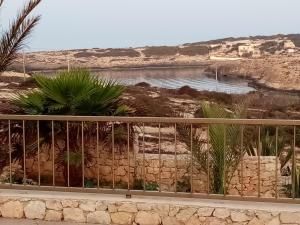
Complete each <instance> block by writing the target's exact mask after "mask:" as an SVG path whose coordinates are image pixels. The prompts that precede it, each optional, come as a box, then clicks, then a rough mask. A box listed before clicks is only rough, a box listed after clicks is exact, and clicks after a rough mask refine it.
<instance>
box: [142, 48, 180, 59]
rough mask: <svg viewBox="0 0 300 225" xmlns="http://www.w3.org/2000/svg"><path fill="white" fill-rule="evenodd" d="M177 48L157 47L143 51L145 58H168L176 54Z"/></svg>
mask: <svg viewBox="0 0 300 225" xmlns="http://www.w3.org/2000/svg"><path fill="white" fill-rule="evenodd" d="M178 49H179V48H178V47H173V46H159V47H148V48H146V49H145V50H143V53H144V54H145V56H146V57H151V56H170V55H176V54H177V53H178Z"/></svg>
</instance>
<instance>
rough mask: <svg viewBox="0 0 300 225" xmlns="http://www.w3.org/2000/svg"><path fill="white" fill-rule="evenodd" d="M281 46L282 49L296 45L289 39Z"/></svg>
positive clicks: (292, 47)
mask: <svg viewBox="0 0 300 225" xmlns="http://www.w3.org/2000/svg"><path fill="white" fill-rule="evenodd" d="M283 48H284V49H294V48H296V46H295V44H294V42H292V41H291V40H286V41H284V43H283Z"/></svg>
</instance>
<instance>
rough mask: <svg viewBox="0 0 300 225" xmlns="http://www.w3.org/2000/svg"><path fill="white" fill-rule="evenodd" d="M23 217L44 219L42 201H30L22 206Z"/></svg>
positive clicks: (44, 211) (44, 206) (44, 210)
mask: <svg viewBox="0 0 300 225" xmlns="http://www.w3.org/2000/svg"><path fill="white" fill-rule="evenodd" d="M24 213H25V217H26V218H28V219H40V220H42V219H44V217H45V214H46V204H45V203H44V202H42V201H30V202H29V203H28V205H26V206H25V207H24Z"/></svg>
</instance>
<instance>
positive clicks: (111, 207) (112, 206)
mask: <svg viewBox="0 0 300 225" xmlns="http://www.w3.org/2000/svg"><path fill="white" fill-rule="evenodd" d="M107 209H108V212H110V213H114V212H117V211H118V210H117V207H116V205H115V204H108V205H107Z"/></svg>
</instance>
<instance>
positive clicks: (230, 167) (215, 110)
mask: <svg viewBox="0 0 300 225" xmlns="http://www.w3.org/2000/svg"><path fill="white" fill-rule="evenodd" d="M202 110H203V115H204V117H206V118H244V117H245V110H244V108H243V107H241V106H239V107H236V109H235V111H234V112H230V111H228V110H226V109H225V108H223V107H221V106H219V105H214V104H203V105H202ZM178 128H179V129H178V131H179V134H180V138H181V140H182V141H183V142H184V143H185V144H186V145H187V146H188V149H191V148H192V153H193V162H194V165H193V166H194V167H195V168H196V169H197V170H198V171H199V172H204V173H205V174H206V175H207V176H209V177H210V178H211V181H210V182H211V186H210V188H211V190H210V191H213V193H219V194H223V193H226V189H227V186H228V184H229V183H230V180H231V178H232V176H233V173H234V171H235V170H236V169H237V166H238V164H239V162H240V159H241V157H242V156H243V155H244V154H245V151H246V149H245V147H242V146H241V143H240V140H241V138H240V137H241V134H242V127H241V126H238V125H231V124H228V125H227V124H212V125H210V126H209V131H208V137H207V139H205V138H203V134H202V133H201V132H200V130H199V129H198V128H193V130H191V129H190V127H189V126H178ZM191 132H192V133H191Z"/></svg>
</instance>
